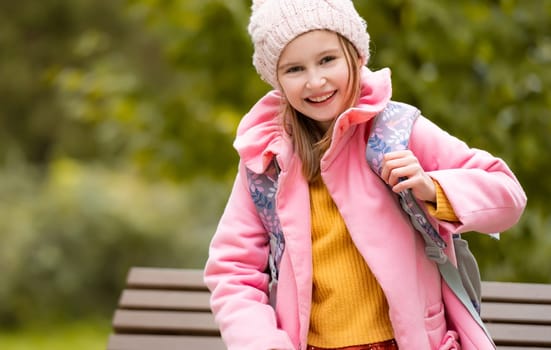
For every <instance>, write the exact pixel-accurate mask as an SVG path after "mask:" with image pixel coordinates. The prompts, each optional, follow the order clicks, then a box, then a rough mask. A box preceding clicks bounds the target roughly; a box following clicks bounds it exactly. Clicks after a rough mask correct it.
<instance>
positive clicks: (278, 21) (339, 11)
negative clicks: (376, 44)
mask: <svg viewBox="0 0 551 350" xmlns="http://www.w3.org/2000/svg"><path fill="white" fill-rule="evenodd" d="M316 29H326V30H331V31H334V32H336V33H339V34H341V35H342V36H344V37H345V38H347V39H348V40H349V41H350V42H351V43H352V44H353V45H354V47H355V48H356V50H358V53H359V54H360V56H361V57H362V58H363V60H364V62H363V64H364V65H365V64H366V63H367V61H368V59H369V34H368V33H367V24H366V22H365V20H364V19H363V18H361V17H360V15H359V14H358V12H357V11H356V9H355V8H354V4H353V3H352V1H351V0H253V5H252V14H251V18H250V22H249V27H248V30H249V35H250V36H251V39H252V42H253V45H254V54H253V65H254V66H255V68H256V71H257V72H258V74H259V75H260V77H261V78H262V79H263V80H264V81H266V82H267V83H268V84H270V85H271V86H272V87H274V88H278V87H279V84H278V82H277V63H278V61H279V57H280V55H281V52H282V51H283V49H284V48H285V46H286V45H287V44H288V43H289V42H290V41H292V40H293V39H294V38H296V37H297V36H299V35H301V34H304V33H306V32H309V31H312V30H316Z"/></svg>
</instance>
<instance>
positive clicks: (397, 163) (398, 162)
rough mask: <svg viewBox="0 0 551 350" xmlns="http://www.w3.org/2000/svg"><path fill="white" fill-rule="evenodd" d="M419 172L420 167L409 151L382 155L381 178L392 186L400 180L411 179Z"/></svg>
mask: <svg viewBox="0 0 551 350" xmlns="http://www.w3.org/2000/svg"><path fill="white" fill-rule="evenodd" d="M419 170H422V169H421V166H420V165H419V162H418V161H417V158H416V157H415V156H414V155H413V153H412V152H411V151H409V150H404V151H395V152H390V153H387V154H385V155H384V158H383V166H382V170H381V178H382V179H383V181H385V182H386V183H387V184H389V185H390V186H394V185H396V184H397V183H398V182H399V181H400V179H401V178H405V177H407V178H409V177H412V176H413V175H414V174H415V173H416V172H417V171H419Z"/></svg>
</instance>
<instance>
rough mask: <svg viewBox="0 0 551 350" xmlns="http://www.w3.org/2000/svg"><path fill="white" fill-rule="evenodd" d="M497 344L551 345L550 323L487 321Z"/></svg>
mask: <svg viewBox="0 0 551 350" xmlns="http://www.w3.org/2000/svg"><path fill="white" fill-rule="evenodd" d="M486 326H487V328H488V331H489V332H490V334H491V335H492V338H493V339H494V342H495V343H496V344H497V345H516V346H519V345H520V346H546V347H551V325H549V326H543V325H525V324H504V323H503V324H502V323H487V324H486Z"/></svg>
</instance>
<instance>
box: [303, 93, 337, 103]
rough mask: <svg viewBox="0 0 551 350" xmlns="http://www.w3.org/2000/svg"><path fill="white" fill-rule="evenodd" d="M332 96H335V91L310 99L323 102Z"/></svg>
mask: <svg viewBox="0 0 551 350" xmlns="http://www.w3.org/2000/svg"><path fill="white" fill-rule="evenodd" d="M331 96H333V92H330V93H328V94H327V95H323V96H319V97H310V98H309V100H310V101H313V102H323V101H325V100H327V99H329V98H330V97H331Z"/></svg>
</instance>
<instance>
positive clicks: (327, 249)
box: [308, 177, 456, 348]
mask: <svg viewBox="0 0 551 350" xmlns="http://www.w3.org/2000/svg"><path fill="white" fill-rule="evenodd" d="M435 185H436V188H437V205H431V206H430V207H429V211H430V212H431V214H433V213H437V214H439V215H438V216H439V217H440V216H442V217H441V218H442V219H448V220H450V221H452V220H454V218H455V214H454V213H453V209H452V208H451V205H450V204H449V202H448V201H447V198H446V196H445V194H444V192H443V191H442V189H441V187H440V185H439V184H438V183H437V182H435ZM310 205H311V209H312V255H313V257H312V259H313V287H312V288H313V290H312V310H311V314H310V329H309V332H308V344H310V345H313V346H317V347H322V348H333V347H345V346H351V345H359V344H369V343H375V342H380V341H384V340H388V339H392V338H393V337H394V335H393V330H392V325H391V322H390V318H389V315H388V303H387V301H386V298H385V295H384V293H383V291H382V289H381V287H380V285H379V283H378V282H377V280H376V279H375V276H374V275H373V273H372V272H371V270H370V269H369V267H368V266H367V264H366V263H365V261H364V259H363V258H362V256H361V255H360V253H359V252H358V250H357V249H356V246H355V245H354V243H353V241H352V239H351V237H350V234H349V233H348V230H347V228H346V226H345V223H344V220H343V219H342V217H341V215H340V213H339V211H338V209H337V207H336V205H335V203H334V202H333V200H332V198H331V196H330V195H329V192H328V191H327V188H326V187H325V184H324V183H323V181H322V180H321V177H320V178H319V179H318V180H316V181H315V182H313V183H312V184H310ZM437 208H438V209H437ZM455 219H456V218H455Z"/></svg>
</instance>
